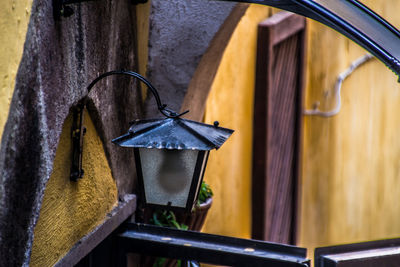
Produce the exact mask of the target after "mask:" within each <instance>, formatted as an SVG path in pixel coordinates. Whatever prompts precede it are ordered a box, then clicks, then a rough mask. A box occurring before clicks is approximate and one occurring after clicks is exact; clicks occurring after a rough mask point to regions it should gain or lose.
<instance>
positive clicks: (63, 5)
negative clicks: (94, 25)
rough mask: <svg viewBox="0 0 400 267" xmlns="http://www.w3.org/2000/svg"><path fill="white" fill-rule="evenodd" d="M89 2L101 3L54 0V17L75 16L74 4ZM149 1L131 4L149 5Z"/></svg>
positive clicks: (136, 1) (78, 0)
mask: <svg viewBox="0 0 400 267" xmlns="http://www.w3.org/2000/svg"><path fill="white" fill-rule="evenodd" d="M89 1H99V0H53V16H54V18H55V19H56V20H59V19H60V18H61V17H69V16H71V15H72V14H74V10H73V9H72V7H71V5H72V4H77V3H83V2H89ZM147 2H148V0H131V4H133V5H137V4H144V3H147Z"/></svg>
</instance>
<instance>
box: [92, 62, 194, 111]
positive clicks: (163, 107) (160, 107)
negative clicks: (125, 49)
mask: <svg viewBox="0 0 400 267" xmlns="http://www.w3.org/2000/svg"><path fill="white" fill-rule="evenodd" d="M121 74H122V75H128V76H132V77H135V78H136V79H138V80H140V81H141V82H143V83H144V84H145V85H146V86H147V87H148V88H149V89H150V92H151V93H152V94H153V95H154V99H155V100H156V103H157V108H158V110H159V111H160V113H161V114H163V115H164V116H165V117H167V118H178V117H180V116H182V115H184V114H186V113H188V112H189V110H186V111H184V112H182V113H180V114H178V113H176V112H175V111H173V110H170V109H167V105H166V104H162V103H161V99H160V95H159V94H158V91H157V89H156V88H154V86H153V85H152V84H151V83H150V82H149V81H148V80H147V79H146V78H144V77H143V76H142V75H140V74H139V73H136V72H133V71H125V70H114V71H109V72H106V73H103V74H101V75H100V76H99V77H97V78H96V79H94V80H93V81H92V82H91V83H90V84H89V86H88V87H87V90H88V93H90V91H91V90H92V88H93V86H94V85H95V84H96V83H97V82H98V81H100V80H101V79H103V78H105V77H108V76H111V75H121Z"/></svg>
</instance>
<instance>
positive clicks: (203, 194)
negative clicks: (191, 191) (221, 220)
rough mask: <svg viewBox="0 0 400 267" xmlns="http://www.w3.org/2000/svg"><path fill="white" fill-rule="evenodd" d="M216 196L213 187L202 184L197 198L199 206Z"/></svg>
mask: <svg viewBox="0 0 400 267" xmlns="http://www.w3.org/2000/svg"><path fill="white" fill-rule="evenodd" d="M213 195H214V193H213V191H212V190H211V187H210V186H209V185H208V184H207V183H206V182H204V181H203V182H202V183H201V186H200V191H199V197H198V198H197V206H200V204H201V203H204V202H206V200H207V199H209V198H210V197H212V196H213Z"/></svg>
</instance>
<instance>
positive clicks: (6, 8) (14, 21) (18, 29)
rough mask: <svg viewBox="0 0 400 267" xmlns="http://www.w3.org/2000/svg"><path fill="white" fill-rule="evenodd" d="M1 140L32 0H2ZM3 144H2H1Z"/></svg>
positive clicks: (0, 21)
mask: <svg viewBox="0 0 400 267" xmlns="http://www.w3.org/2000/svg"><path fill="white" fill-rule="evenodd" d="M0 5H1V8H0V43H1V45H0V140H1V136H2V134H3V128H4V124H5V123H6V120H7V117H8V109H9V107H10V102H11V97H12V94H13V92H14V85H15V75H16V74H17V70H18V66H19V62H20V60H21V56H22V50H23V47H24V42H25V35H26V31H27V28H28V22H29V17H30V13H31V6H32V0H22V1H20V0H18V1H17V0H12V1H10V0H1V1H0ZM0 145H1V144H0Z"/></svg>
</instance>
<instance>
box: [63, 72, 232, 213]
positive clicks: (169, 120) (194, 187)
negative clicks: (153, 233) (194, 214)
mask: <svg viewBox="0 0 400 267" xmlns="http://www.w3.org/2000/svg"><path fill="white" fill-rule="evenodd" d="M115 74H123V75H129V76H132V77H135V78H137V79H139V80H140V81H142V82H143V83H145V84H146V85H147V87H148V88H149V90H150V92H152V93H153V95H154V97H155V100H156V102H157V106H158V110H159V111H160V112H161V113H162V114H163V115H164V116H165V118H163V119H151V120H136V121H134V122H133V123H132V125H131V127H130V128H129V130H128V132H127V133H126V134H124V135H122V136H120V137H117V138H115V139H114V140H112V142H113V143H115V144H117V145H119V146H121V147H127V148H133V149H134V153H135V163H136V169H137V175H138V179H139V186H140V189H141V194H142V201H143V203H144V204H145V205H150V206H157V207H163V208H165V209H180V210H185V211H191V210H192V208H193V204H194V203H195V200H196V199H197V195H198V191H199V188H200V185H201V182H202V180H203V175H204V171H205V168H206V165H207V159H208V155H209V151H210V150H211V149H214V148H215V149H218V148H219V147H220V146H221V145H222V144H223V143H224V142H225V141H226V140H227V139H228V138H229V136H231V134H232V133H233V130H230V129H226V128H222V127H219V125H218V122H215V123H214V125H208V124H204V123H199V122H195V121H190V120H186V119H182V118H181V116H182V115H183V114H185V113H187V112H188V111H186V112H183V113H181V114H177V113H176V112H174V111H172V110H169V109H167V106H166V105H164V104H162V103H161V100H160V97H159V95H158V92H157V90H156V89H155V88H154V87H153V86H152V85H151V83H150V82H149V81H148V80H146V79H145V78H144V77H142V76H141V75H139V74H138V73H136V72H132V71H111V72H107V73H104V74H102V75H100V76H99V77H98V78H96V79H95V80H94V81H93V82H92V83H91V84H90V85H89V86H88V92H90V90H91V89H92V87H93V86H94V85H95V84H96V83H97V82H98V81H99V80H101V79H103V78H105V77H107V76H110V75H115ZM80 127H81V129H82V125H81V126H80ZM77 136H78V137H81V136H82V137H83V135H77ZM81 141H82V140H80V141H79V140H77V141H76V143H77V144H81V143H82V142H81ZM73 154H75V153H73ZM81 158H82V157H79V158H78V159H79V160H80V161H81ZM74 166H75V167H74ZM76 166H82V164H81V162H80V163H79V162H78V163H77V164H73V169H74V172H73V171H71V177H72V175H73V174H75V173H82V174H83V170H76ZM77 178H80V177H77ZM74 180H76V179H74Z"/></svg>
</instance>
